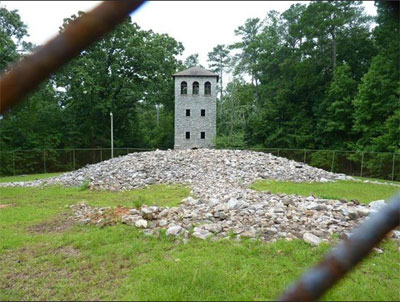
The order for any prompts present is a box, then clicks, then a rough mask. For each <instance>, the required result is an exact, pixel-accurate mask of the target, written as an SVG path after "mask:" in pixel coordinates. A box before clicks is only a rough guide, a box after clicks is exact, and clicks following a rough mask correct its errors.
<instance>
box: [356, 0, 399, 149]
mask: <svg viewBox="0 0 400 302" xmlns="http://www.w3.org/2000/svg"><path fill="white" fill-rule="evenodd" d="M375 5H377V7H378V17H377V23H378V26H377V27H376V28H375V30H374V36H375V43H376V47H377V48H378V54H377V55H376V56H375V57H374V58H373V60H372V62H371V65H370V68H369V70H368V72H367V73H366V74H365V75H364V76H363V78H362V81H361V84H360V86H359V89H358V94H357V96H356V97H355V99H354V101H353V104H354V107H355V114H354V130H355V131H356V132H358V133H359V135H360V139H359V140H358V141H357V142H356V147H358V148H360V149H365V148H370V149H372V150H375V151H387V150H390V149H391V150H393V149H396V148H398V141H399V140H398V139H397V142H389V141H387V138H388V137H391V135H388V132H389V133H392V134H393V133H398V131H397V130H395V131H391V129H390V128H391V127H392V126H395V125H396V119H398V114H397V111H398V110H399V107H400V105H399V96H400V94H399V92H400V80H399V79H400V67H399V61H400V43H399V42H400V41H399V25H398V19H397V16H396V15H395V13H394V8H393V7H392V6H389V5H387V4H385V3H383V2H379V1H378V2H376V3H375ZM377 142H379V143H377ZM383 142H386V143H387V144H386V146H385V145H383ZM396 145H397V147H396Z"/></svg>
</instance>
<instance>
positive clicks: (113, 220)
mask: <svg viewBox="0 0 400 302" xmlns="http://www.w3.org/2000/svg"><path fill="white" fill-rule="evenodd" d="M127 214H129V209H128V208H125V207H123V206H119V205H118V206H116V207H115V208H114V209H107V210H106V211H104V212H96V213H92V214H89V215H88V218H90V220H91V221H92V222H93V223H95V224H96V225H97V226H99V227H105V226H112V225H115V224H117V223H119V222H120V221H121V217H122V216H124V215H127Z"/></svg>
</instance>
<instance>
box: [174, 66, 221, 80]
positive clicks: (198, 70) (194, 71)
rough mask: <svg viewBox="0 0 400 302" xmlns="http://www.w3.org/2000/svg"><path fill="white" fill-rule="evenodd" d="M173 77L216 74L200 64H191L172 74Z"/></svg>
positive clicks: (212, 75) (213, 75)
mask: <svg viewBox="0 0 400 302" xmlns="http://www.w3.org/2000/svg"><path fill="white" fill-rule="evenodd" d="M172 76H173V77H216V78H217V81H218V75H217V74H215V73H213V72H211V71H209V70H207V69H204V68H203V67H200V66H193V67H190V68H188V69H185V70H182V71H180V72H177V73H175V74H173V75H172Z"/></svg>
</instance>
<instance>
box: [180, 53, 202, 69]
mask: <svg viewBox="0 0 400 302" xmlns="http://www.w3.org/2000/svg"><path fill="white" fill-rule="evenodd" d="M183 64H184V65H185V68H190V67H194V66H198V65H199V54H198V53H194V54H192V55H190V56H188V57H187V58H186V60H185V62H184V63H183Z"/></svg>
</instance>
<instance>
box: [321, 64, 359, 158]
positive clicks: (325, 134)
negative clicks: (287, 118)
mask: <svg viewBox="0 0 400 302" xmlns="http://www.w3.org/2000/svg"><path fill="white" fill-rule="evenodd" d="M356 92H357V82H356V80H354V79H353V77H352V72H351V69H350V66H349V65H347V64H344V65H340V66H338V67H337V68H336V69H335V71H334V74H333V80H332V82H331V83H330V86H329V88H328V90H327V91H326V98H325V99H324V101H323V102H322V104H321V106H323V107H325V108H324V109H323V110H321V111H323V112H324V114H323V116H322V117H321V118H320V120H319V122H318V128H319V133H320V134H319V140H320V141H321V144H320V145H321V146H322V147H323V148H333V149H339V150H340V149H346V148H347V147H348V146H347V144H348V143H350V142H351V141H352V139H353V137H354V136H353V135H352V126H353V114H354V108H353V105H352V100H353V98H354V96H355V94H356Z"/></svg>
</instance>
